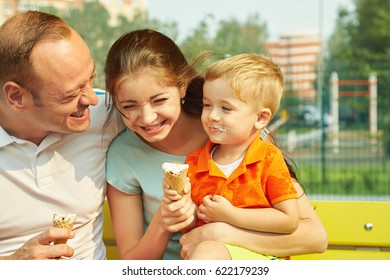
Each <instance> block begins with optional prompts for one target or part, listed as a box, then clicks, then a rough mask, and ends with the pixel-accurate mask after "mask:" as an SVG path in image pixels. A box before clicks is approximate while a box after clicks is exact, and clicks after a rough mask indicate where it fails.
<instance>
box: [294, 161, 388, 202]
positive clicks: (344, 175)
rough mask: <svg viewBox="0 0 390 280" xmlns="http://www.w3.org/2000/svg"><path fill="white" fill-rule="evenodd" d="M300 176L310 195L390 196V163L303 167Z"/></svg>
mask: <svg viewBox="0 0 390 280" xmlns="http://www.w3.org/2000/svg"><path fill="white" fill-rule="evenodd" d="M323 174H325V176H323ZM298 175H299V180H300V182H301V184H302V185H303V186H304V188H305V191H306V193H308V194H331V195H390V164H377V165H372V164H371V165H352V166H325V168H324V169H322V167H321V166H313V165H307V164H299V166H298Z"/></svg>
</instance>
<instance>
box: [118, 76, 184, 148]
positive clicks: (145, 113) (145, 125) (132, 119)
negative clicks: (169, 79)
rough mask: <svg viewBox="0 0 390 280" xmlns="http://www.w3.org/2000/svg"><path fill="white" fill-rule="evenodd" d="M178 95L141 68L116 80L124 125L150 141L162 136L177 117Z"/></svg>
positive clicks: (179, 95)
mask: <svg viewBox="0 0 390 280" xmlns="http://www.w3.org/2000/svg"><path fill="white" fill-rule="evenodd" d="M181 95H182V94H181V93H180V90H179V88H177V87H166V86H163V85H161V84H160V83H158V81H157V80H156V79H155V78H153V77H152V76H151V75H150V74H149V73H148V72H144V71H143V72H142V74H138V75H133V76H128V77H126V78H125V79H124V80H123V81H122V82H121V83H120V84H119V86H118V90H117V100H116V103H117V107H118V110H119V111H120V112H121V114H122V118H123V121H124V123H125V124H126V126H127V127H128V128H129V129H131V130H133V131H134V132H136V133H138V134H139V135H140V136H141V137H142V138H144V139H145V140H146V141H147V142H151V143H153V142H157V141H161V140H164V139H165V138H166V137H167V136H168V134H169V133H170V131H171V130H172V127H173V126H174V125H175V123H176V121H177V120H178V118H179V116H180V111H181V106H180V98H182V97H183V96H181Z"/></svg>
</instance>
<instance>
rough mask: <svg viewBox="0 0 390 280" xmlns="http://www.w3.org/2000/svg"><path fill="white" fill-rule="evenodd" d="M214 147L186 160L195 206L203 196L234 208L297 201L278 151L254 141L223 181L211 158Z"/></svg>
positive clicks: (191, 154)
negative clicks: (219, 198)
mask: <svg viewBox="0 0 390 280" xmlns="http://www.w3.org/2000/svg"><path fill="white" fill-rule="evenodd" d="M214 146H215V144H214V143H212V142H210V141H209V142H208V143H207V144H206V146H204V147H202V148H199V149H197V150H196V151H194V152H192V153H190V154H189V155H188V156H187V159H186V163H188V164H189V166H190V167H189V170H188V177H189V178H190V181H191V196H192V199H193V200H194V202H195V203H196V204H197V205H200V204H202V199H203V197H204V196H206V195H209V194H217V195H221V196H223V197H225V198H226V199H228V200H229V201H230V202H231V203H232V204H233V205H234V206H235V207H241V208H250V207H253V208H260V207H272V204H275V203H277V202H280V201H283V200H287V199H291V198H297V193H296V190H295V188H294V186H293V183H292V180H291V177H290V173H289V171H288V168H287V165H286V163H285V161H284V159H283V155H282V153H281V151H280V150H279V149H278V148H277V147H276V146H274V145H273V144H271V143H269V142H265V141H262V140H260V137H257V138H256V139H255V140H254V141H253V142H252V144H251V145H250V146H249V148H248V151H247V153H246V155H245V157H244V159H243V160H242V162H241V163H240V165H239V166H238V167H237V168H236V170H234V171H233V173H232V174H231V175H230V176H229V178H226V177H225V175H224V174H223V173H222V171H220V169H219V168H218V167H217V166H216V164H215V162H214V161H213V160H212V159H211V157H210V152H211V150H212V149H213V147H214Z"/></svg>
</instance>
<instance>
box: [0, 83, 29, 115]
mask: <svg viewBox="0 0 390 280" xmlns="http://www.w3.org/2000/svg"><path fill="white" fill-rule="evenodd" d="M3 94H4V99H5V101H6V102H7V104H8V106H9V107H10V108H12V109H13V110H15V111H20V110H23V109H24V108H25V107H26V101H27V97H28V96H27V94H28V91H27V90H26V89H24V88H23V87H21V86H20V85H19V84H17V83H15V82H11V81H9V82H6V83H5V84H4V86H3Z"/></svg>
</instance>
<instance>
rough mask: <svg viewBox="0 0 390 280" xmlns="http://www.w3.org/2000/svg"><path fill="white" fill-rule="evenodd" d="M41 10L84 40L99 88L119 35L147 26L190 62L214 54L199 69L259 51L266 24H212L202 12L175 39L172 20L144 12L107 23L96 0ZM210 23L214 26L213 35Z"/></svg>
mask: <svg viewBox="0 0 390 280" xmlns="http://www.w3.org/2000/svg"><path fill="white" fill-rule="evenodd" d="M45 11H46V12H49V13H53V14H56V15H58V16H60V17H62V18H64V20H65V21H66V22H67V23H68V24H69V25H70V26H71V27H72V28H73V29H75V30H76V31H77V32H78V33H79V34H80V35H81V36H82V37H83V39H84V40H85V41H86V43H87V44H88V46H89V48H90V50H91V54H92V57H93V58H94V60H95V63H96V71H97V72H96V78H95V80H94V85H95V86H96V87H100V88H104V87H105V85H104V81H105V79H104V62H105V59H106V56H107V52H108V50H109V48H110V46H111V45H112V44H113V43H114V41H115V40H116V39H117V38H119V37H120V36H121V35H122V34H124V33H126V32H130V31H132V30H136V29H144V28H150V29H155V30H157V31H160V32H162V33H163V34H165V35H167V36H169V37H170V38H172V39H173V40H174V41H175V42H176V43H177V44H178V45H179V46H180V48H181V50H182V51H183V53H184V54H185V55H186V57H187V58H188V60H189V61H190V62H192V61H195V60H196V59H197V58H198V57H200V56H201V55H202V54H203V53H205V52H206V53H210V54H217V55H215V56H210V58H209V59H208V60H205V61H204V64H202V66H201V68H204V67H205V66H207V65H208V64H209V63H211V62H212V61H215V60H216V59H220V58H221V57H224V56H227V55H234V54H238V53H244V52H255V53H262V52H264V48H263V45H264V42H265V40H266V37H267V26H266V24H265V23H264V22H262V21H261V19H260V16H259V15H257V14H254V15H249V16H248V18H247V19H246V20H245V21H244V22H240V21H238V20H237V19H235V18H230V19H224V20H220V21H219V22H218V23H217V24H214V23H213V21H214V20H215V18H214V16H213V15H212V14H209V15H206V16H205V17H204V18H203V19H202V20H201V21H200V22H199V24H198V25H197V26H196V28H195V29H194V30H192V31H191V32H190V33H189V34H184V35H185V37H184V39H183V40H181V41H180V42H179V40H178V38H179V35H180V34H179V31H178V25H177V23H176V22H174V21H166V22H162V21H159V20H158V19H155V18H149V16H148V14H136V15H135V16H134V17H133V19H132V20H130V21H129V20H128V19H127V18H126V17H124V16H118V18H117V19H116V22H117V24H116V25H115V26H111V25H110V24H109V21H110V14H109V12H108V11H107V10H106V8H105V7H104V6H103V5H102V4H101V3H100V2H99V1H98V0H93V1H85V2H84V3H83V4H81V5H79V4H75V5H71V6H70V8H69V9H67V10H63V11H59V10H56V9H55V8H52V7H48V8H46V9H45ZM210 26H213V27H214V26H216V30H215V32H213V34H211V30H212V28H210ZM200 70H201V69H200Z"/></svg>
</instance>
